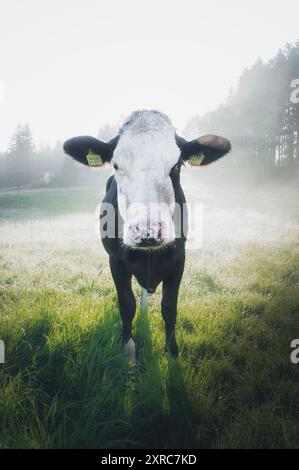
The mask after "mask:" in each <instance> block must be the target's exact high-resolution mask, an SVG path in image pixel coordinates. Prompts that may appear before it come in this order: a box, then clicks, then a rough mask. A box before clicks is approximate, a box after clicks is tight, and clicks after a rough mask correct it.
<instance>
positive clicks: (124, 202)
mask: <svg viewBox="0 0 299 470" xmlns="http://www.w3.org/2000/svg"><path fill="white" fill-rule="evenodd" d="M230 148H231V147H230V143H229V141H227V140H226V139H224V138H222V137H218V136H214V135H206V136H203V137H200V138H199V139H195V140H192V141H190V142H188V141H186V140H184V139H182V138H181V137H178V136H177V135H176V133H175V129H174V127H173V126H172V124H171V122H170V120H169V119H168V118H167V116H165V115H164V114H162V113H160V112H158V111H137V112H135V113H133V114H132V115H131V116H130V117H129V119H128V120H127V121H125V123H124V125H123V127H122V128H121V129H120V132H119V135H118V136H116V137H115V138H114V139H112V140H111V141H110V142H108V143H105V142H101V141H99V140H98V139H95V138H94V137H89V136H81V137H74V138H72V139H70V140H68V141H67V142H65V144H64V150H65V152H66V153H67V154H69V155H71V156H72V157H73V158H75V159H76V160H77V161H79V162H81V163H83V164H85V165H88V164H90V161H93V162H95V161H97V162H98V163H97V166H99V165H100V164H102V163H103V162H111V163H112V164H113V167H114V169H115V175H114V176H112V177H110V178H109V180H108V182H107V187H106V195H105V198H104V200H103V203H102V208H101V214H100V219H101V236H102V242H103V245H104V247H105V250H106V251H107V253H108V254H109V263H110V268H111V273H112V277H113V280H114V283H115V287H116V290H117V295H118V302H119V309H120V315H121V319H122V323H123V336H124V343H125V350H126V351H127V352H129V353H130V356H131V358H132V359H133V360H134V357H135V345H134V341H133V339H132V321H133V318H134V315H135V310H136V301H135V297H134V294H133V291H132V287H131V279H132V276H135V277H136V279H137V281H138V282H139V284H140V285H141V286H142V287H143V288H144V289H146V290H147V292H148V293H152V292H154V291H155V289H156V287H157V286H158V284H159V283H160V282H162V284H163V288H162V302H161V309H162V316H163V319H164V322H165V333H166V342H165V350H166V351H170V352H171V354H172V355H173V356H177V354H178V348H177V344H176V339H175V322H176V315H177V299H178V292H179V286H180V282H181V279H182V275H183V271H184V263H185V242H186V234H187V233H186V228H187V210H186V204H185V202H186V201H185V196H184V193H183V190H182V188H181V185H180V170H181V165H182V164H183V162H184V161H187V160H189V161H192V162H193V164H194V165H198V164H199V163H201V164H202V165H207V164H209V163H211V162H213V161H215V160H217V159H218V158H220V157H222V156H223V155H225V154H226V153H227V152H229V151H230ZM200 156H202V158H203V160H202V158H200V159H199V157H200ZM198 159H199V160H198ZM198 161H199V163H198ZM152 205H154V206H155V208H156V209H158V210H157V211H155V212H154V213H153V212H152ZM107 206H108V207H110V208H112V209H113V210H112V211H111V210H109V211H108V212H107ZM107 214H108V217H107ZM103 220H105V224H103ZM107 226H113V231H112V233H111V231H110V230H109V229H108V231H107Z"/></svg>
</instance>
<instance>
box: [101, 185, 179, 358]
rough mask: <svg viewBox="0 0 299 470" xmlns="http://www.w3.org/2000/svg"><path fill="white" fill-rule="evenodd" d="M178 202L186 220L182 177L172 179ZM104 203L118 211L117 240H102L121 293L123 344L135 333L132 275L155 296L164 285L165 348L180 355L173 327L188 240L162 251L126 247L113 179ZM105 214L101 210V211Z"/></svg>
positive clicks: (162, 305)
mask: <svg viewBox="0 0 299 470" xmlns="http://www.w3.org/2000/svg"><path fill="white" fill-rule="evenodd" d="M172 184H173V187H174V193H175V201H176V202H177V203H178V204H179V206H180V207H181V209H182V214H183V217H187V212H186V209H185V207H184V203H185V196H184V193H183V190H182V188H181V185H180V182H179V178H176V179H173V180H172ZM106 190H107V192H106V195H105V198H104V200H103V202H104V203H109V204H112V205H113V206H114V208H115V226H116V237H115V238H114V237H113V238H107V237H105V238H102V242H103V245H104V248H105V250H106V251H107V253H108V254H109V263H110V269H111V273H112V277H113V280H114V283H115V287H116V290H117V294H118V300H119V309H120V314H121V318H122V321H123V328H124V341H125V343H127V342H128V341H129V340H130V338H131V334H132V320H133V318H134V315H135V309H136V302H135V298H134V294H133V291H132V287H131V278H132V275H133V276H135V278H136V279H137V281H138V283H139V284H140V285H141V286H142V287H143V288H144V289H146V290H147V292H148V293H153V292H154V291H155V290H156V288H157V286H158V284H160V282H163V291H162V302H161V309H162V315H163V319H164V321H165V328H166V344H165V349H166V350H167V347H168V346H169V347H170V350H171V353H172V354H173V355H176V354H177V346H176V341H175V334H174V327H175V320H176V314H177V297H178V290H179V286H180V282H181V279H182V275H183V271H184V264H185V237H184V236H181V237H180V238H176V239H175V241H174V243H171V244H169V246H166V247H164V248H163V249H161V250H135V249H132V248H130V247H128V246H126V245H124V244H123V235H122V232H123V229H122V227H118V222H119V214H118V207H117V183H116V180H115V177H114V176H112V177H111V178H110V179H109V180H108V183H107V188H106ZM101 212H102V211H101Z"/></svg>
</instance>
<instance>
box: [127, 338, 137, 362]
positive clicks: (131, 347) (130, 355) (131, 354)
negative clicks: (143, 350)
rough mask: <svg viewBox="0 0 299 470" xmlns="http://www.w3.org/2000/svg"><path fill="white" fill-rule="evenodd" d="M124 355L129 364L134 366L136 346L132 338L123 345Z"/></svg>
mask: <svg viewBox="0 0 299 470" xmlns="http://www.w3.org/2000/svg"><path fill="white" fill-rule="evenodd" d="M124 352H125V356H126V358H127V359H128V361H129V364H130V365H131V366H136V348H135V342H134V341H133V339H132V338H130V339H129V341H128V342H127V343H125V345H124Z"/></svg>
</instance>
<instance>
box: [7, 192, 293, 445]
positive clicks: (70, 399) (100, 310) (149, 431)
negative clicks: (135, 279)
mask: <svg viewBox="0 0 299 470" xmlns="http://www.w3.org/2000/svg"><path fill="white" fill-rule="evenodd" d="M72 191H73V192H72V194H71V195H70V193H69V192H67V191H59V190H52V191H48V192H47V191H44V192H43V191H36V192H34V191H30V192H27V193H26V192H24V193H11V194H10V193H9V192H8V193H5V194H2V195H1V194H0V216H1V219H0V240H1V241H0V266H1V269H0V296H1V312H0V339H3V340H4V341H5V346H6V363H5V364H0V385H1V387H0V423H1V425H0V448H7V447H9V448H11V447H13V448H16V447H26V448H27V447H30V448H39V447H43V448H53V447H59V448H74V447H80V448H82V447H83V448H86V447H88V448H115V447H118V448H119V447H122V448H132V447H133V448H138V447H156V448H192V447H198V448H212V447H214V448H219V447H220V448H225V447H230V448H231V447H233V448H261V447H270V448H275V447H284V448H290V447H291V448H293V447H297V448H298V447H299V364H298V365H294V364H292V363H291V361H290V353H291V349H290V343H291V340H292V339H293V338H299V321H298V320H299V289H298V288H299V236H298V235H299V228H298V225H297V223H295V222H286V221H284V223H282V222H281V221H280V220H279V219H275V218H274V217H273V216H270V215H269V216H267V215H265V214H260V213H258V212H257V211H255V210H253V209H252V210H249V209H248V208H246V211H245V210H243V211H242V209H240V207H237V206H236V207H232V206H231V204H230V203H231V197H230V198H228V200H229V201H230V202H229V204H226V203H225V197H222V198H221V205H220V204H219V206H218V205H217V204H216V203H215V201H213V200H212V199H209V198H208V197H207V196H205V197H206V199H205V200H204V202H206V207H207V210H205V212H204V224H205V225H204V243H203V246H202V249H201V250H199V251H197V252H193V251H188V252H187V266H186V270H185V274H184V279H183V283H182V287H181V290H180V297H179V315H178V322H177V340H178V345H179V347H180V351H181V355H180V357H179V359H178V360H172V359H170V358H167V357H164V356H163V354H162V352H163V346H164V334H163V322H162V318H161V314H160V309H159V303H160V294H161V289H160V288H159V289H158V291H157V292H156V293H155V294H154V295H153V296H151V297H150V299H149V312H148V315H146V314H143V315H141V314H140V312H139V309H138V311H137V314H136V317H135V321H134V335H135V338H136V343H137V348H138V364H137V370H136V373H135V374H132V372H131V371H130V370H129V368H128V365H127V363H126V361H125V359H124V358H123V354H122V348H121V342H120V332H121V325H120V319H119V315H118V308H117V299H116V295H115V291H114V288H113V284H112V280H111V277H110V272H109V268H108V260H107V256H106V254H105V253H104V251H103V249H102V247H101V245H100V243H99V241H98V239H97V235H96V228H95V227H96V216H95V215H94V213H93V211H94V206H95V203H96V201H97V196H96V192H90V193H89V192H84V191H83V192H82V190H81V191H80V190H75V189H74V190H72ZM205 195H207V192H205ZM70 196H71V197H70ZM26 198H27V199H26ZM228 206H229V207H230V208H229V209H228ZM134 290H135V292H136V295H139V287H138V285H137V284H136V283H135V284H134Z"/></svg>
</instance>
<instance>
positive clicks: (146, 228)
mask: <svg viewBox="0 0 299 470" xmlns="http://www.w3.org/2000/svg"><path fill="white" fill-rule="evenodd" d="M162 226H163V225H162V223H161V222H158V223H155V224H150V225H147V224H143V223H137V224H131V225H130V226H129V235H130V237H131V239H132V240H133V241H134V243H135V245H138V246H140V247H147V246H148V247H150V246H159V245H161V244H162V243H163V241H164V238H163V233H162Z"/></svg>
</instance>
